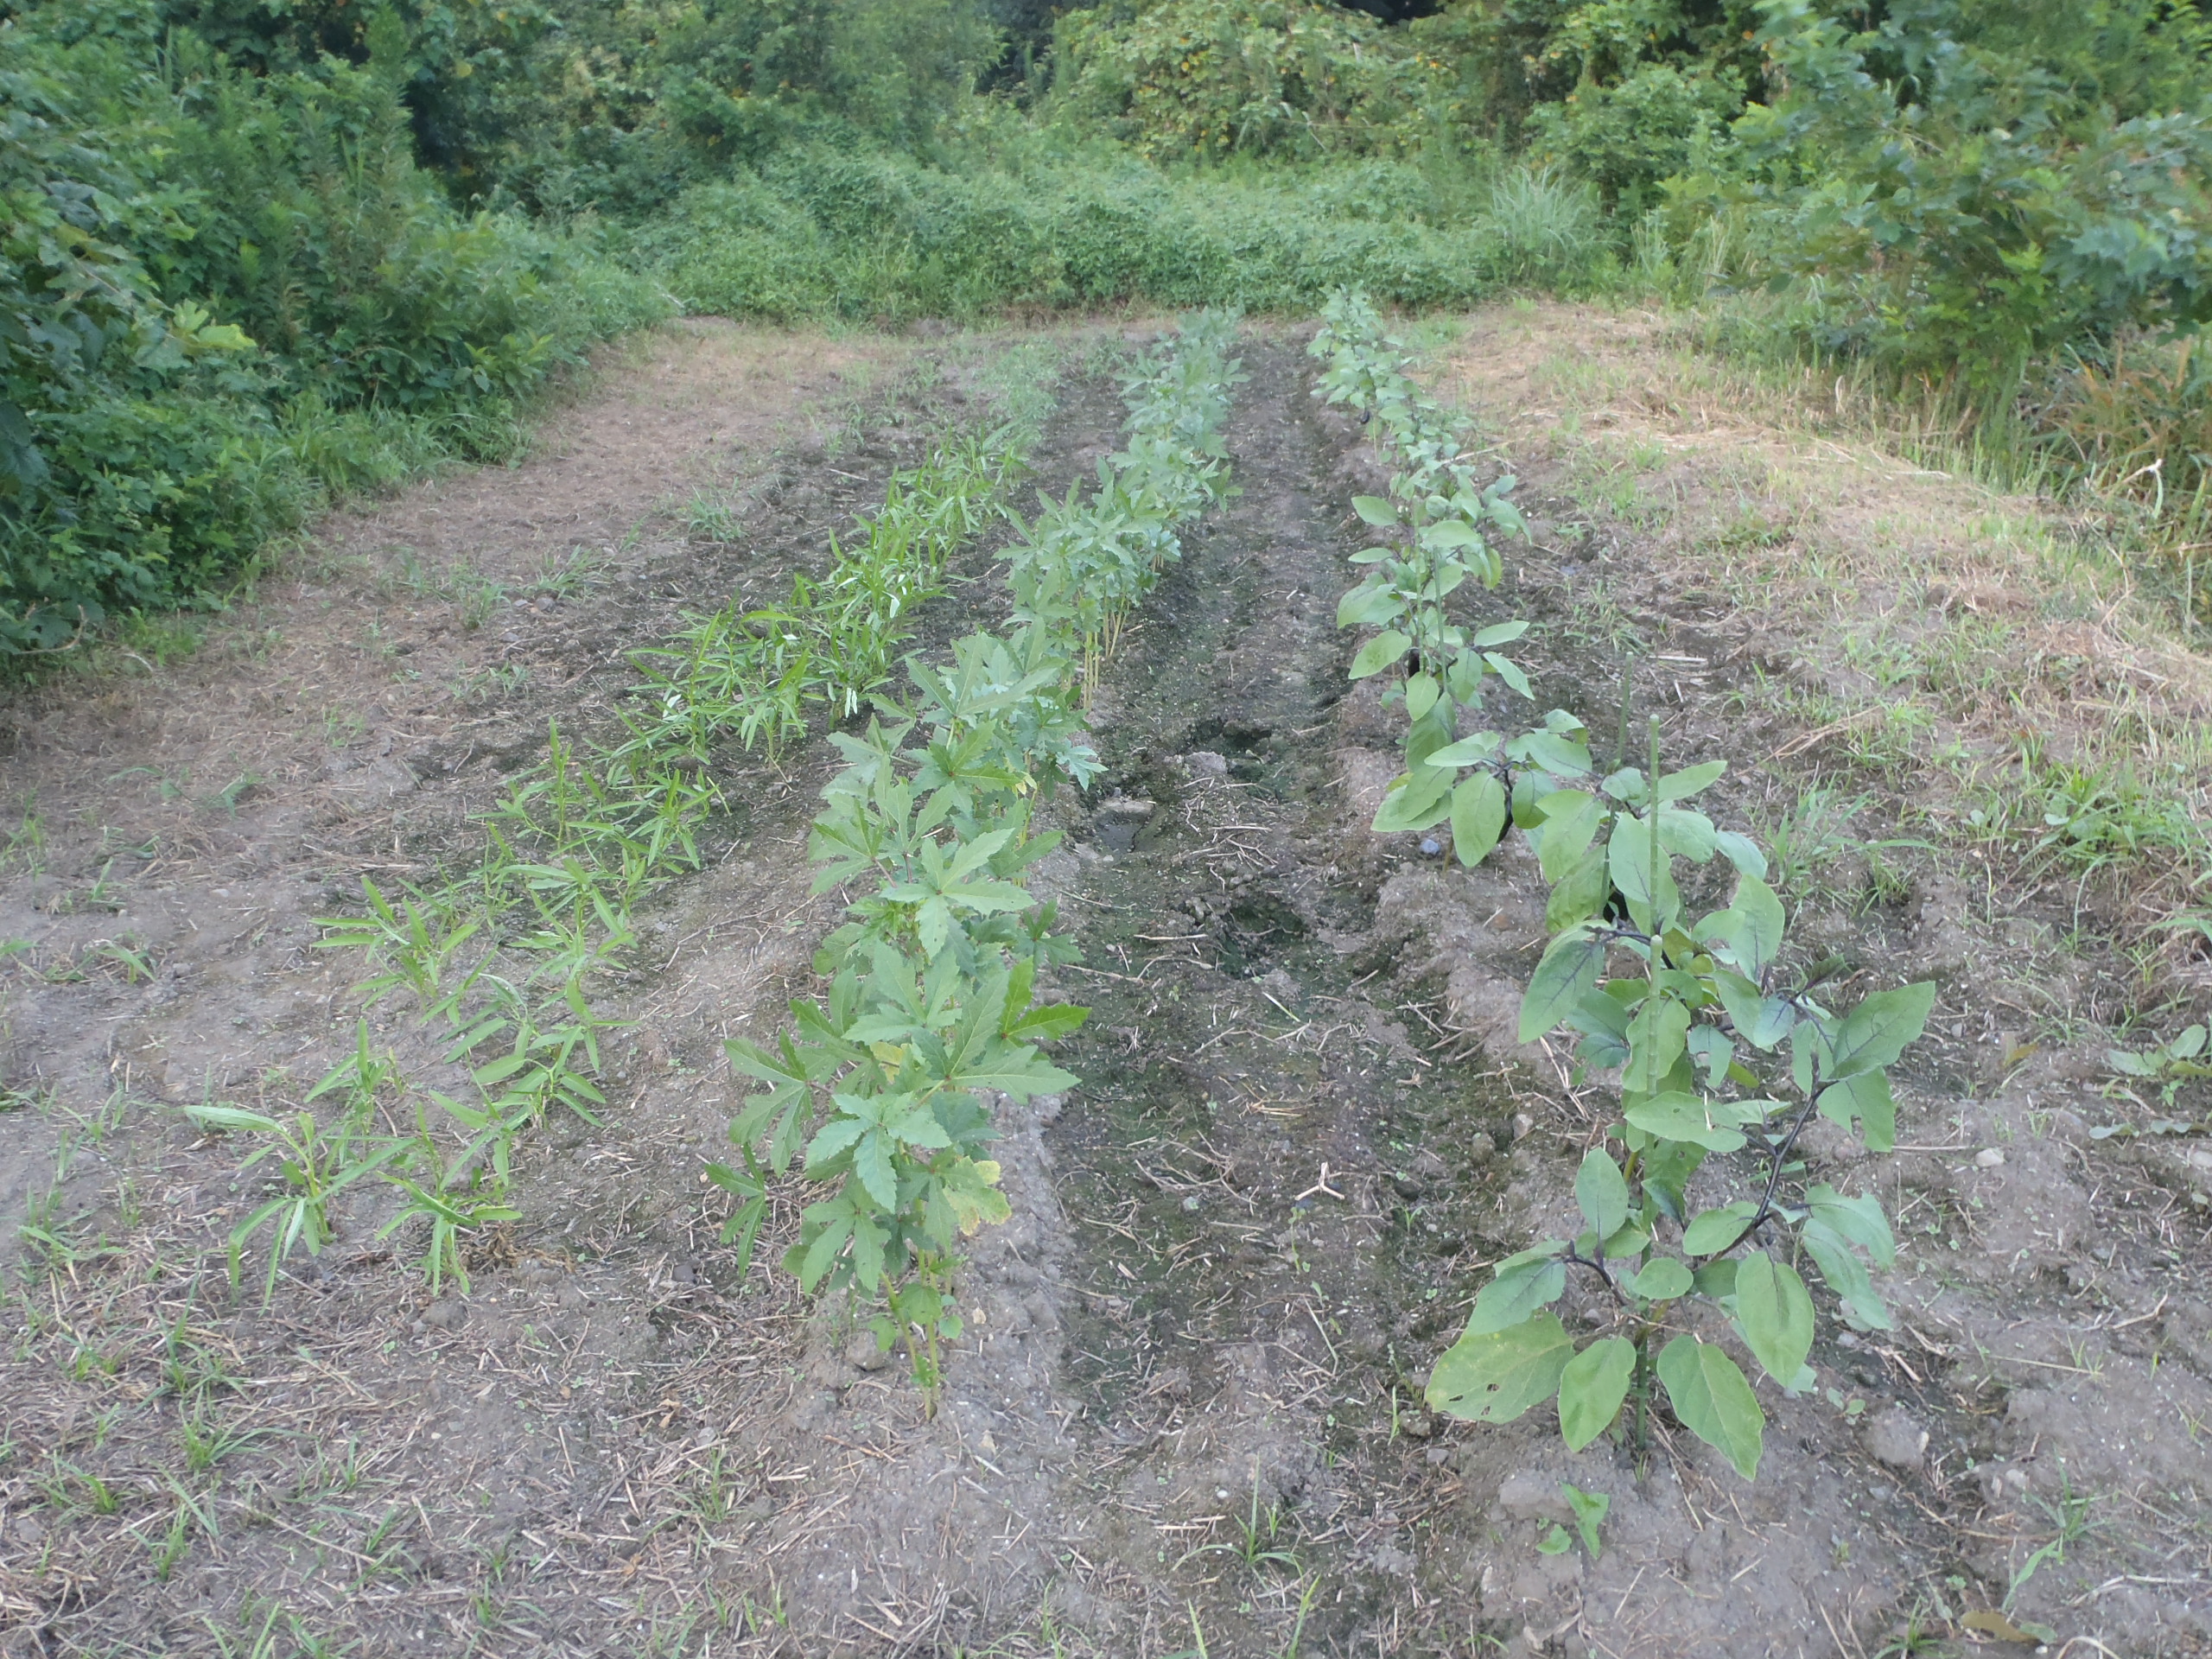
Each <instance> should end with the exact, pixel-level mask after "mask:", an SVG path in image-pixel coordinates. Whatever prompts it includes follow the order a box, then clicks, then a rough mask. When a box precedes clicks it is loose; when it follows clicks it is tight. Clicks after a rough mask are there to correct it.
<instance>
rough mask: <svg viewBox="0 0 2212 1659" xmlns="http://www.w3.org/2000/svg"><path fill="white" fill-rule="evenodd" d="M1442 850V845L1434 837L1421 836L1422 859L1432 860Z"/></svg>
mask: <svg viewBox="0 0 2212 1659" xmlns="http://www.w3.org/2000/svg"><path fill="white" fill-rule="evenodd" d="M1443 850H1444V843H1443V842H1440V841H1439V840H1438V839H1437V838H1436V837H1435V836H1422V837H1421V856H1422V857H1423V858H1434V857H1435V856H1436V855H1438V854H1439V853H1440V852H1442V851H1443Z"/></svg>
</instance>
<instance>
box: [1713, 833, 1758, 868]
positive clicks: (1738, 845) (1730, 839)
mask: <svg viewBox="0 0 2212 1659" xmlns="http://www.w3.org/2000/svg"><path fill="white" fill-rule="evenodd" d="M1713 846H1714V847H1715V848H1717V849H1719V853H1720V856H1721V857H1723V858H1725V859H1726V860H1727V861H1729V862H1730V863H1731V864H1733V865H1734V866H1735V867H1736V868H1737V869H1738V870H1739V871H1740V872H1742V873H1743V874H1745V875H1755V876H1758V878H1759V879H1760V880H1765V879H1766V855H1765V854H1764V853H1763V852H1761V851H1760V850H1759V848H1758V842H1755V841H1753V840H1752V839H1751V837H1750V836H1745V835H1738V833H1737V832H1736V831H1735V830H1733V829H1722V830H1718V831H1716V832H1715V833H1714V835H1713Z"/></svg>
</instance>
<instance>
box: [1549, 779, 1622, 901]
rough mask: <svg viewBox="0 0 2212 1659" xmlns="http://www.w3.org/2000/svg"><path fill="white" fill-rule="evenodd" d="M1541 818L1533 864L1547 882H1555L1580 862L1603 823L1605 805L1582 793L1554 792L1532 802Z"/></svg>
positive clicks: (1590, 795) (1574, 790)
mask: <svg viewBox="0 0 2212 1659" xmlns="http://www.w3.org/2000/svg"><path fill="white" fill-rule="evenodd" d="M1536 810H1538V811H1540V812H1541V813H1542V814H1543V815H1544V822H1543V825H1542V827H1541V829H1539V830H1538V832H1537V836H1538V840H1537V844H1536V861H1537V863H1538V865H1539V866H1540V867H1541V869H1542V870H1543V873H1544V880H1547V881H1557V880H1560V877H1562V876H1564V875H1566V874H1567V873H1568V872H1570V871H1571V870H1573V868H1574V867H1575V866H1576V865H1578V864H1580V862H1581V861H1582V855H1583V854H1584V852H1585V851H1586V850H1587V849H1588V848H1589V845H1590V843H1591V842H1592V840H1593V839H1594V838H1595V837H1596V836H1597V834H1598V829H1599V826H1600V825H1601V824H1603V823H1605V803H1604V802H1603V801H1601V800H1599V798H1597V797H1596V796H1595V795H1592V794H1591V793H1590V792H1589V791H1586V790H1580V789H1561V790H1555V791H1553V792H1552V793H1551V794H1549V795H1547V796H1545V797H1544V798H1543V799H1542V800H1541V801H1538V802H1537V803H1536Z"/></svg>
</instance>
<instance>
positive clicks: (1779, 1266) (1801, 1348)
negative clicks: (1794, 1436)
mask: <svg viewBox="0 0 2212 1659" xmlns="http://www.w3.org/2000/svg"><path fill="white" fill-rule="evenodd" d="M1736 1325H1737V1329H1738V1330H1739V1331H1741V1332H1743V1335H1744V1344H1745V1346H1746V1347H1748V1348H1749V1349H1750V1350H1751V1355H1752V1357H1754V1358H1755V1359H1757V1360H1758V1363H1760V1364H1761V1365H1763V1366H1764V1367H1765V1368H1766V1374H1767V1375H1768V1376H1770V1377H1772V1378H1773V1379H1774V1380H1775V1381H1776V1382H1777V1383H1783V1384H1784V1385H1790V1384H1794V1383H1795V1382H1796V1376H1797V1373H1798V1372H1799V1371H1801V1370H1804V1368H1805V1356H1806V1355H1808V1354H1809V1353H1811V1352H1812V1351H1813V1299H1812V1298H1811V1297H1810V1296H1808V1295H1807V1294H1805V1281H1803V1280H1802V1279H1800V1278H1799V1277H1798V1276H1797V1270H1796V1268H1793V1267H1791V1266H1790V1265H1789V1263H1788V1262H1777V1261H1775V1260H1774V1259H1773V1258H1772V1257H1771V1256H1770V1255H1766V1254H1765V1253H1764V1251H1761V1250H1753V1251H1752V1252H1751V1254H1750V1255H1746V1256H1745V1257H1744V1259H1743V1260H1742V1262H1739V1263H1738V1266H1737V1268H1736Z"/></svg>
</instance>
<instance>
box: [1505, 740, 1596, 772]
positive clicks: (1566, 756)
mask: <svg viewBox="0 0 2212 1659" xmlns="http://www.w3.org/2000/svg"><path fill="white" fill-rule="evenodd" d="M1505 752H1506V753H1507V754H1508V755H1509V756H1510V757H1511V758H1512V759H1514V760H1520V761H1524V762H1526V763H1527V764H1528V765H1529V766H1538V767H1541V768H1542V769H1543V770H1544V771H1546V772H1551V773H1553V774H1554V776H1556V777H1560V778H1586V777H1588V776H1589V774H1590V751H1589V750H1588V749H1587V748H1586V747H1584V746H1583V745H1582V744H1580V743H1577V742H1575V741H1573V740H1572V739H1569V738H1566V737H1562V736H1560V734H1558V733H1556V732H1529V733H1528V734H1525V735H1523V736H1521V737H1516V738H1515V739H1514V740H1513V741H1511V742H1510V743H1509V744H1507V745H1506V746H1505Z"/></svg>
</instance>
